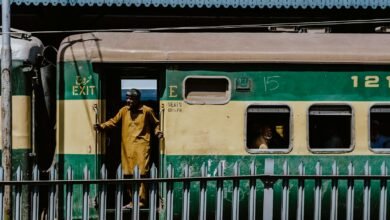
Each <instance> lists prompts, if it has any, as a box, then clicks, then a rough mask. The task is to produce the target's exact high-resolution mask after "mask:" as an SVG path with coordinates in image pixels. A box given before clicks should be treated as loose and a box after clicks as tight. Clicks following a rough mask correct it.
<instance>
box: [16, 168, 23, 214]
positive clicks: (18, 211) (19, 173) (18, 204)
mask: <svg viewBox="0 0 390 220" xmlns="http://www.w3.org/2000/svg"><path fill="white" fill-rule="evenodd" d="M16 181H22V170H21V169H20V166H18V168H17V170H16ZM21 214H22V185H19V184H18V185H16V187H15V220H20V218H21Z"/></svg>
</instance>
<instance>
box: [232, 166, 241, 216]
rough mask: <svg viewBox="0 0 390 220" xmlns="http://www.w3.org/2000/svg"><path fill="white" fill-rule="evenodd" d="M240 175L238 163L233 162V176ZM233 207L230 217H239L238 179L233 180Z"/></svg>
mask: <svg viewBox="0 0 390 220" xmlns="http://www.w3.org/2000/svg"><path fill="white" fill-rule="evenodd" d="M239 175H240V164H239V163H238V162H235V163H234V167H233V176H239ZM232 202H233V207H232V219H233V220H238V219H239V218H240V180H238V179H236V180H233V201H232Z"/></svg>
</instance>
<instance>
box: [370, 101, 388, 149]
mask: <svg viewBox="0 0 390 220" xmlns="http://www.w3.org/2000/svg"><path fill="white" fill-rule="evenodd" d="M370 147H371V149H372V150H373V151H376V152H378V151H379V152H380V151H387V152H389V151H390V105H376V106H373V107H371V109H370Z"/></svg>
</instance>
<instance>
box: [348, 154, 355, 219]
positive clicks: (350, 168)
mask: <svg viewBox="0 0 390 220" xmlns="http://www.w3.org/2000/svg"><path fill="white" fill-rule="evenodd" d="M354 173H355V168H354V167H353V164H352V162H350V163H349V165H348V175H349V176H353V175H354ZM354 184H355V183H354V180H353V179H348V191H347V220H353V209H354V193H355V192H354Z"/></svg>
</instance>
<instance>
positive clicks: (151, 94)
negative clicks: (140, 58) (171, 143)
mask: <svg viewBox="0 0 390 220" xmlns="http://www.w3.org/2000/svg"><path fill="white" fill-rule="evenodd" d="M95 69H96V70H97V72H99V73H100V75H101V79H102V81H101V86H102V94H101V95H102V99H105V106H106V107H105V109H106V115H105V116H106V120H108V119H110V118H112V117H114V116H115V115H116V114H117V112H118V111H119V109H120V108H122V107H123V106H124V105H126V98H125V94H126V91H127V90H128V89H131V88H136V89H139V90H140V91H141V103H142V104H144V105H147V106H149V107H151V108H153V110H154V112H155V114H156V116H157V117H159V98H160V94H161V93H160V88H161V81H162V79H163V75H164V74H163V69H160V68H153V67H138V66H131V67H129V66H123V65H118V64H113V65H108V64H106V65H102V66H99V67H98V68H95ZM105 134H106V138H105V140H102V141H105V142H106V154H105V155H104V156H103V158H102V163H105V165H106V167H107V172H108V178H112V179H115V178H116V172H117V169H118V166H119V165H120V162H121V125H120V126H118V127H117V128H115V129H112V130H110V131H107V132H106V133H105ZM151 163H154V164H156V166H158V164H159V150H158V140H157V139H156V138H155V137H153V138H152V139H151ZM114 195H115V186H114V185H109V187H108V203H107V208H109V209H112V208H114V206H115V198H114ZM129 200H130V198H129V197H128V195H127V192H126V191H125V192H124V198H123V202H124V204H127V203H128V202H129Z"/></svg>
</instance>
